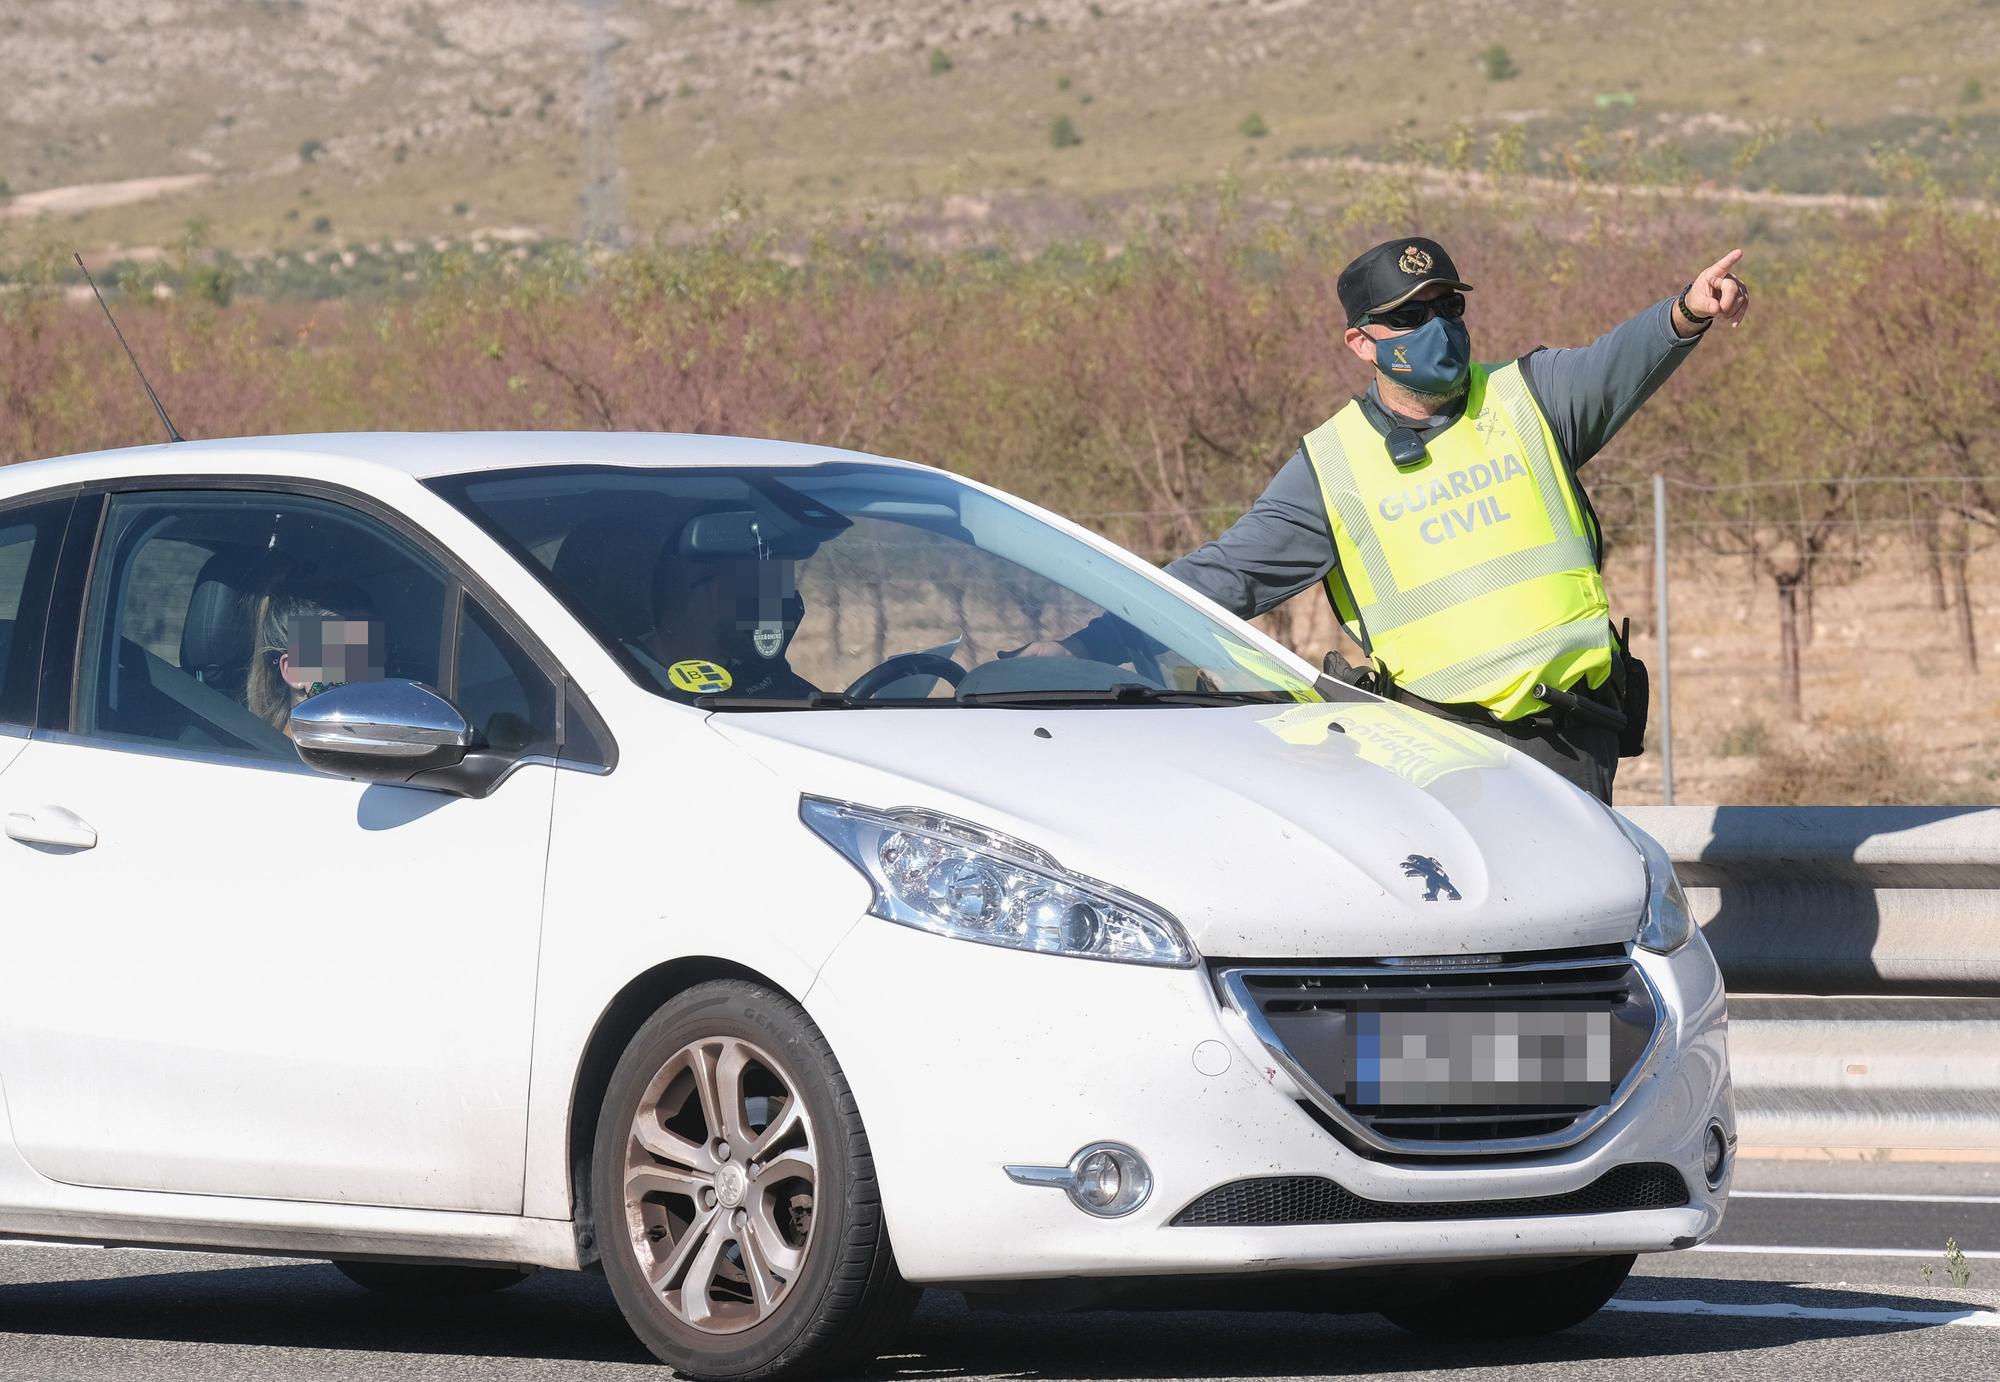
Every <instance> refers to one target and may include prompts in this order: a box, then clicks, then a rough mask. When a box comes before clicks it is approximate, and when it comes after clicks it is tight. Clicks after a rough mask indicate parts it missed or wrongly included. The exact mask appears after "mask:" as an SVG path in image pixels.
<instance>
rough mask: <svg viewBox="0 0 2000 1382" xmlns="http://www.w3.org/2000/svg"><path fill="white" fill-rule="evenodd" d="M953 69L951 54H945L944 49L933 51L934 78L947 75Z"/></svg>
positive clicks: (934, 49)
mask: <svg viewBox="0 0 2000 1382" xmlns="http://www.w3.org/2000/svg"><path fill="white" fill-rule="evenodd" d="M951 68H952V62H951V54H949V53H947V52H945V50H944V49H942V48H933V49H931V75H932V76H933V77H942V76H943V75H944V74H945V73H947V72H949V71H951Z"/></svg>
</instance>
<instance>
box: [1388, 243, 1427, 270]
mask: <svg viewBox="0 0 2000 1382" xmlns="http://www.w3.org/2000/svg"><path fill="white" fill-rule="evenodd" d="M1396 267H1397V268H1399V269H1401V270H1402V271H1403V272H1404V273H1406V274H1427V273H1429V272H1430V271H1431V257H1430V255H1429V254H1428V253H1426V252H1425V251H1423V250H1420V249H1418V248H1417V247H1416V246H1415V245H1409V246H1406V247H1405V248H1404V250H1403V257H1402V258H1401V259H1398V260H1397V261H1396Z"/></svg>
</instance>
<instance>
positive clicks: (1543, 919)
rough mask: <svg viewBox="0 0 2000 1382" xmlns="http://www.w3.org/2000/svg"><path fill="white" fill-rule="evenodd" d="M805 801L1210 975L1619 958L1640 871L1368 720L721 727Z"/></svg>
mask: <svg viewBox="0 0 2000 1382" xmlns="http://www.w3.org/2000/svg"><path fill="white" fill-rule="evenodd" d="M709 724H710V726H711V727H712V728H713V729H714V730H715V731H716V732H717V733H719V734H721V735H722V736H723V737H725V738H726V739H728V740H730V741H731V742H733V743H735V744H736V745H738V746H739V747H741V748H742V749H743V750H745V751H746V752H748V753H749V754H751V755H752V756H753V757H755V758H756V759H757V760H758V761H760V762H762V763H763V764H765V765H766V766H767V767H769V768H770V769H771V770H773V771H774V772H777V773H778V774H780V775H781V776H783V777H784V778H786V779H788V780H789V781H791V782H793V783H795V784H796V785H797V787H798V790H799V791H800V792H801V793H802V794H808V795H813V796H825V797H833V798H838V799H840V800H844V801H849V802H854V803H857V804H860V805H864V806H873V807H878V808H892V807H903V806H914V807H923V808H926V809H930V810H936V811H944V812H948V813H949V814H951V815H955V816H960V817H963V818H965V819H967V820H970V821H975V822H977V823H979V824H981V825H985V826H988V827H990V828H992V829H995V830H998V831H1002V832H1004V833H1006V834H1008V835H1012V836H1015V837H1017V838H1019V839H1022V840H1026V841H1028V842H1029V843H1031V844H1034V845H1037V846H1039V847H1040V848H1042V849H1044V850H1046V851H1048V852H1049V853H1050V854H1051V855H1053V856H1054V857H1055V858H1056V859H1058V860H1060V861H1061V862H1062V863H1063V865H1064V866H1065V867H1067V868H1070V869H1073V870H1075V871H1076V872H1078V873H1082V874H1086V875H1088V876H1090V877H1093V878H1099V879H1103V880H1104V881H1106V882H1109V883H1112V884H1115V885H1116V886H1118V887H1120V888H1123V889H1125V890H1127V891H1128V892H1133V893H1137V894H1138V895H1139V896H1141V897H1144V898H1146V899H1147V900H1149V901H1151V902H1154V903H1156V904H1158V905H1159V906H1161V907H1163V908H1165V909H1166V910H1167V911H1169V912H1171V913H1172V914H1173V915H1174V916H1176V917H1177V918H1179V920H1180V922H1181V924H1182V925H1183V926H1185V927H1186V928H1187V929H1188V932H1189V934H1190V936H1191V937H1192V938H1193V940H1194V942H1195V944H1196V946H1197V947H1198V948H1199V949H1200V950H1201V951H1202V953H1203V954H1204V955H1207V956H1210V957H1232V958H1262V959H1278V958H1304V957H1314V958H1361V957H1367V956H1376V955H1451V954H1466V953H1490V952H1496V951H1518V950H1541V949H1552V948H1556V947H1564V946H1578V945H1596V944H1604V943H1617V942H1625V941H1629V940H1631V939H1632V938H1633V936H1634V934H1635V932H1636V931H1637V928H1638V922H1639V917H1640V913H1641V911H1642V910H1643V908H1644V906H1645V898H1646V887H1645V875H1644V867H1643V865H1642V864H1641V862H1640V859H1639V855H1638V853H1637V851H1636V850H1634V849H1633V847H1632V845H1631V843H1630V842H1629V841H1627V840H1626V839H1625V837H1624V835H1623V834H1622V833H1621V832H1620V831H1619V830H1618V828H1617V826H1616V825H1615V824H1614V823H1613V822H1612V820H1611V818H1610V817H1609V815H1608V814H1607V813H1606V812H1605V811H1604V810H1603V809H1602V808H1601V807H1600V806H1599V805H1598V804H1597V803H1596V802H1594V801H1592V800H1591V799H1590V798H1589V797H1587V796H1585V795H1584V794H1583V793H1582V792H1580V791H1578V790H1577V789H1575V788H1574V787H1571V786H1570V785H1569V784H1568V783H1566V782H1564V781H1562V780H1561V779H1560V778H1558V777H1557V776H1556V775H1555V774H1554V773H1552V772H1550V771H1548V770H1547V769H1545V768H1543V767H1541V766H1540V765H1538V764H1535V763H1532V762H1530V761H1529V760H1527V759H1526V758H1524V757H1522V756H1521V755H1520V754H1518V753H1515V752H1514V751H1513V750H1511V749H1509V748H1506V747H1505V746H1503V745H1501V744H1499V743H1498V742H1496V741H1495V740H1492V739H1490V738H1487V737H1486V736H1483V735H1480V734H1477V733H1475V732H1473V731H1472V730H1470V729H1467V728H1465V727H1463V726H1460V725H1455V724H1452V723H1450V722H1449V721H1445V720H1441V719H1438V718H1436V717H1433V716H1429V715H1424V714H1420V713H1419V712H1417V711H1414V710H1411V709H1409V708H1408V707H1404V706H1398V705H1391V704H1387V703H1379V702H1369V703H1365V704H1325V705H1320V704H1312V705H1299V706H1292V707H1284V708H1280V707H1275V706H1242V707H1217V708H1183V707H1120V708H1108V707H1107V708H1095V707H1094V708H1090V709H1070V710H1041V709H991V708H981V709H969V708H936V709H909V710H892V709H882V710H855V711H826V710H821V711H804V712H788V713H756V714H747V713H724V714H717V715H714V716H712V717H711V718H710V720H709Z"/></svg>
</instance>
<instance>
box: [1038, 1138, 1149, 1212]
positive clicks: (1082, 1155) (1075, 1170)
mask: <svg viewBox="0 0 2000 1382" xmlns="http://www.w3.org/2000/svg"><path fill="white" fill-rule="evenodd" d="M1005 1169H1006V1172H1007V1176H1008V1178H1009V1179H1010V1180H1013V1181H1015V1182H1016V1183H1018V1184H1021V1185H1046V1186H1050V1187H1051V1188H1057V1187H1059V1188H1060V1189H1061V1190H1062V1191H1063V1193H1065V1194H1067V1195H1068V1196H1069V1200H1070V1203H1071V1204H1073V1205H1075V1206H1076V1207H1077V1208H1078V1209H1081V1210H1082V1211H1083V1212H1084V1213H1086V1214H1089V1215H1093V1216H1095V1217H1096V1218H1099V1219H1117V1218H1120V1217H1122V1216H1124V1215H1127V1214H1130V1213H1131V1212H1132V1211H1133V1210H1135V1209H1137V1208H1138V1207H1139V1206H1140V1205H1142V1204H1144V1203H1145V1202H1146V1199H1147V1197H1148V1196H1150V1195H1151V1194H1152V1193H1153V1172H1152V1169H1151V1168H1150V1167H1148V1166H1147V1165H1146V1160H1145V1158H1144V1157H1142V1156H1140V1155H1139V1154H1138V1153H1137V1152H1135V1151H1133V1150H1132V1149H1131V1148H1130V1147H1125V1146H1121V1145H1119V1144H1118V1143H1116V1142H1093V1143H1091V1144H1090V1145H1089V1146H1088V1147H1085V1148H1084V1149H1083V1150H1082V1151H1080V1152H1078V1153H1077V1154H1076V1155H1075V1156H1073V1157H1071V1158H1070V1159H1069V1164H1068V1165H1067V1166H1009V1167H1007V1168H1005Z"/></svg>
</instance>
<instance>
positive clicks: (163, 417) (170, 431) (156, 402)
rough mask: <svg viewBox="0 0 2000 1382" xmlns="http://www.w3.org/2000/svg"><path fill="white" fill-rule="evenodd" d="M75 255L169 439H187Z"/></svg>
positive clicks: (102, 297)
mask: <svg viewBox="0 0 2000 1382" xmlns="http://www.w3.org/2000/svg"><path fill="white" fill-rule="evenodd" d="M74 257H75V259H76V266H77V268H79V269H83V281H84V282H85V283H88V284H89V285H90V293H91V296H92V297H94V298H96V299H97V305H98V306H99V307H102V308H104V320H106V321H108V322H110V323H111V334H112V335H114V336H116V337H117V338H118V344H119V345H122V346H124V347H125V358H126V359H127V360H130V361H131V362H132V373H134V374H136V375H138V376H139V387H140V388H142V389H144V390H145V391H146V397H148V398H150V399H152V400H153V411H154V412H156V413H158V414H159V415H160V425H161V426H162V427H165V428H166V429H167V440H168V441H169V442H177V441H186V440H187V438H186V437H184V436H182V435H181V434H180V433H179V432H177V431H175V430H174V421H173V419H172V418H170V417H168V416H167V410H166V409H165V408H163V407H161V406H160V396H159V395H158V394H156V393H154V392H153V386H152V385H151V384H149V383H147V382H146V371H144V370H142V369H140V368H139V357H138V356H136V355H134V354H133V353H132V347H131V346H130V345H128V344H126V341H125V333H124V332H123V331H120V330H119V329H118V318H116V317H114V316H112V315H111V308H110V306H109V304H107V303H106V302H105V301H104V294H102V293H100V292H98V291H97V280H96V279H94V278H92V277H91V276H90V270H89V269H84V268H83V256H82V255H80V254H76V255H74Z"/></svg>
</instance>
